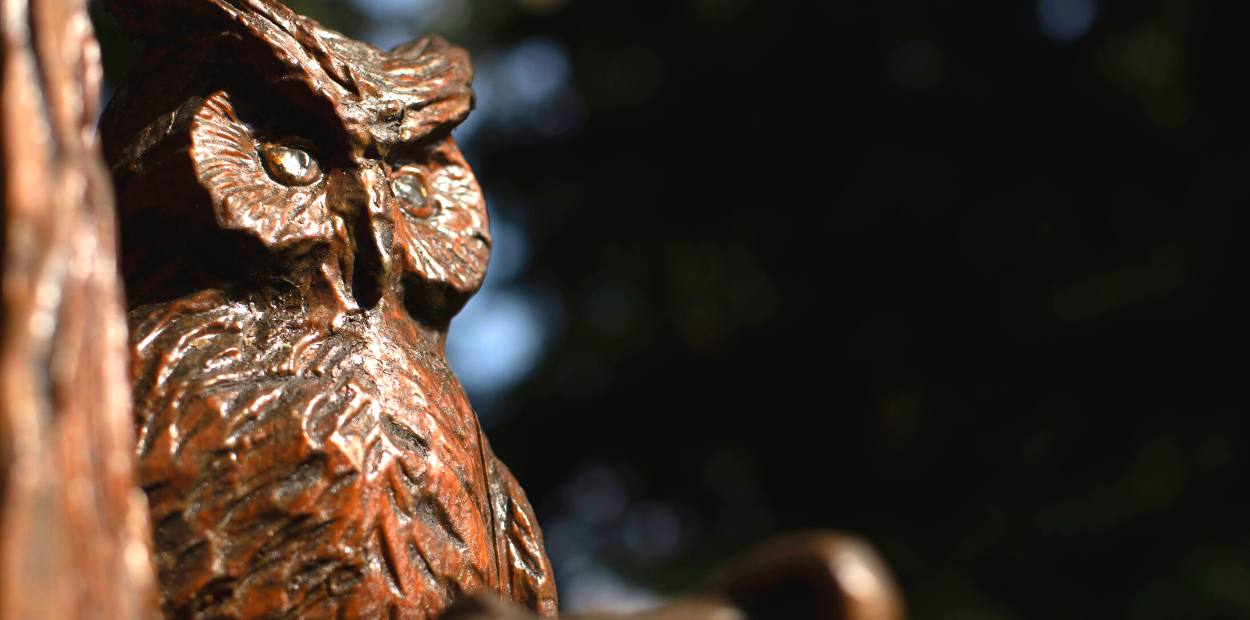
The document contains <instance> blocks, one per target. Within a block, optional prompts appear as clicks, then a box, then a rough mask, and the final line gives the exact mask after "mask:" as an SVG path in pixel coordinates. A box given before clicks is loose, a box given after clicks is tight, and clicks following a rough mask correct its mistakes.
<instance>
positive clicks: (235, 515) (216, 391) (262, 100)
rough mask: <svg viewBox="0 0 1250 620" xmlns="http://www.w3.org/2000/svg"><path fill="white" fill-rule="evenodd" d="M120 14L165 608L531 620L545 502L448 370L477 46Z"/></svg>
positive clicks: (476, 239)
mask: <svg viewBox="0 0 1250 620" xmlns="http://www.w3.org/2000/svg"><path fill="white" fill-rule="evenodd" d="M106 6H108V8H109V9H110V10H112V11H114V12H115V13H116V14H117V15H118V16H119V18H120V20H119V21H120V23H121V24H122V26H123V28H124V29H125V30H126V31H127V32H129V33H130V34H132V35H134V36H138V37H141V38H143V39H145V40H146V41H147V43H148V45H147V48H146V50H145V51H144V53H143V55H142V56H141V57H140V59H139V60H138V62H137V63H136V64H135V67H134V68H133V69H132V70H131V72H130V74H128V76H127V77H126V79H125V80H124V81H123V82H122V84H121V85H120V86H119V88H118V91H117V95H116V96H115V98H114V100H113V101H112V102H111V103H110V105H109V109H108V110H107V111H106V112H105V113H104V116H103V117H102V119H101V131H102V134H103V136H104V140H105V143H106V147H105V152H106V157H107V159H108V162H109V164H110V165H111V166H112V171H113V175H114V178H115V181H116V183H117V187H118V193H119V208H120V214H121V220H122V238H123V248H124V251H123V268H124V272H125V277H126V280H127V288H128V292H129V295H130V304H131V310H130V330H131V331H130V337H131V362H132V366H131V368H132V376H131V378H132V382H133V386H134V392H133V395H134V402H135V413H136V424H137V426H136V428H137V431H138V450H137V454H138V463H139V471H140V478H141V482H142V485H143V488H144V489H145V490H146V491H147V494H148V498H149V501H150V502H151V513H152V521H153V527H154V530H153V540H154V545H155V550H156V556H155V561H156V568H157V573H158V575H159V580H160V585H161V602H162V606H163V609H164V611H165V614H166V616H167V617H170V618H218V617H231V618H270V617H300V618H329V617H351V618H355V617H360V618H409V619H423V618H434V617H438V616H439V615H441V613H442V612H443V610H445V609H446V608H447V607H448V606H449V605H451V603H452V602H453V601H454V600H455V599H457V598H458V597H460V596H462V595H464V594H468V593H475V592H492V593H495V594H497V595H500V596H502V597H503V598H504V599H506V600H508V601H511V602H513V603H516V604H519V605H522V606H524V607H527V608H529V609H530V610H532V611H533V612H536V613H539V614H542V615H554V614H555V612H556V593H555V585H554V582H553V580H552V575H551V567H550V563H549V562H548V560H547V558H546V555H545V552H544V550H543V546H542V534H541V532H540V531H539V529H538V525H537V522H536V520H535V517H534V514H533V511H532V509H531V508H530V505H529V502H528V500H527V499H526V497H525V494H524V493H523V492H522V491H521V488H520V486H519V485H518V484H517V483H516V480H515V479H513V477H512V475H511V474H510V473H509V472H508V470H507V468H506V467H505V466H504V465H503V464H502V463H500V462H499V460H498V459H497V458H495V456H494V454H493V453H492V452H491V450H490V446H489V444H488V443H487V442H486V439H485V436H484V435H483V434H482V431H481V428H480V426H479V424H478V420H477V417H476V415H475V414H474V412H473V409H472V407H471V406H470V405H469V402H468V400H467V398H466V397H465V394H464V390H463V389H462V388H461V386H460V383H459V381H458V380H457V379H456V376H455V374H454V373H453V372H452V370H451V368H450V367H449V366H448V364H447V361H446V358H445V356H444V353H443V343H444V341H445V337H446V332H447V329H448V326H449V322H450V319H451V317H452V316H453V315H454V314H455V313H456V312H457V311H458V310H459V309H460V307H462V306H463V305H464V303H465V302H466V301H467V300H468V298H469V297H470V296H471V295H472V294H473V293H474V292H476V291H477V289H478V287H479V286H480V285H481V281H482V277H483V275H484V273H485V270H486V264H487V260H488V257H489V250H490V234H489V230H488V224H487V215H486V205H485V202H484V200H483V198H482V192H481V189H480V188H479V187H478V185H477V182H476V180H475V179H474V177H473V173H472V172H471V171H470V170H469V167H468V165H467V164H466V163H465V161H464V159H463V157H462V156H461V155H460V152H459V150H458V149H457V147H456V145H455V143H454V142H453V141H452V140H451V138H450V137H449V131H450V129H451V128H452V127H454V126H455V125H456V124H458V123H459V122H461V121H463V120H464V118H465V117H466V116H467V115H468V113H469V110H470V108H471V105H472V91H471V90H470V89H469V82H470V80H471V79H472V70H471V69H470V66H469V63H468V57H467V54H466V53H465V52H464V51H463V50H461V49H459V48H456V47H453V46H451V45H449V44H448V43H447V42H446V41H444V40H442V39H440V38H438V37H427V38H424V39H421V40H418V41H416V42H413V43H411V44H408V45H403V46H400V47H398V48H396V49H394V50H391V51H390V52H384V51H382V50H379V49H377V48H375V47H372V46H369V45H366V44H363V43H359V42H356V41H352V40H350V39H347V38H345V37H343V36H342V35H339V34H338V33H335V32H332V31H329V30H326V29H324V28H322V27H320V26H319V25H318V24H316V23H315V22H312V21H309V20H306V19H304V18H301V17H299V16H297V15H295V14H293V13H291V12H290V11H289V10H288V9H286V7H284V6H282V5H281V4H279V3H277V2H272V1H269V0H246V1H244V0H239V1H227V0H198V1H190V0H186V1H182V2H169V1H162V2H151V1H140V0H135V1H123V0H115V1H112V2H107V3H106Z"/></svg>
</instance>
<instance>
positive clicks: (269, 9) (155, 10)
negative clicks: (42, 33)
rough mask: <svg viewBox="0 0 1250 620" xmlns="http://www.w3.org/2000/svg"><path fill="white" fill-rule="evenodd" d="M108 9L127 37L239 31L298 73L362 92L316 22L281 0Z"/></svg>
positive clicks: (173, 0) (128, 0)
mask: <svg viewBox="0 0 1250 620" xmlns="http://www.w3.org/2000/svg"><path fill="white" fill-rule="evenodd" d="M104 8H105V9H107V10H108V11H109V12H111V13H113V14H114V15H116V16H117V22H118V25H119V26H120V27H121V30H122V35H123V36H124V37H126V38H127V39H132V40H133V39H138V40H142V41H145V42H148V43H157V42H179V41H181V42H193V41H195V40H196V39H199V38H201V37H204V36H212V35H217V34H219V33H221V32H223V31H228V32H234V33H236V34H239V35H242V36H243V37H245V38H248V39H252V40H259V41H260V42H261V43H263V44H265V45H266V46H268V47H269V48H271V49H272V50H273V51H274V53H275V56H277V57H280V58H285V59H287V60H288V61H290V60H294V61H296V62H295V63H294V65H295V66H296V67H297V68H296V71H297V72H301V73H302V74H303V76H302V77H304V78H305V79H306V80H309V81H311V82H316V81H319V80H318V79H317V78H318V76H317V74H324V75H325V76H326V77H328V78H329V79H330V80H331V81H333V82H335V83H337V84H338V86H340V87H342V88H343V89H344V90H346V91H347V92H349V93H351V94H352V95H357V96H358V95H360V91H361V85H360V83H359V81H358V80H357V79H356V77H355V75H353V73H352V72H351V70H350V69H349V68H348V67H347V65H346V64H345V63H344V62H343V61H342V59H340V58H339V57H338V56H337V55H336V54H334V53H333V52H332V51H331V50H330V48H329V47H327V46H326V43H325V41H323V40H321V38H320V37H318V36H317V33H316V32H315V31H314V28H313V26H312V25H310V24H314V22H310V21H308V20H306V19H304V18H303V17H300V16H299V15H296V14H295V13H294V12H293V11H291V9H289V8H287V7H286V6H285V5H283V4H282V3H280V2H277V1H276V0H104ZM301 57H303V58H301ZM299 61H303V62H299ZM309 61H311V62H309ZM284 64H287V65H290V64H291V63H290V62H288V63H284Z"/></svg>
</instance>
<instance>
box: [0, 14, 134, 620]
mask: <svg viewBox="0 0 1250 620" xmlns="http://www.w3.org/2000/svg"><path fill="white" fill-rule="evenodd" d="M85 4H86V3H85V2H83V1H82V0H0V44H2V47H0V200H2V201H3V203H2V206H3V208H2V209H0V232H2V234H0V248H3V256H4V270H3V300H2V303H0V317H2V327H0V618H4V619H10V618H11V619H13V620H17V619H19V618H20V619H22V620H29V619H54V618H55V619H70V618H100V619H108V620H138V619H140V618H152V617H154V612H155V611H156V607H155V605H154V603H155V596H154V588H153V586H154V583H153V579H152V573H151V568H150V564H149V552H148V547H147V532H146V530H147V522H146V518H147V506H146V502H145V501H144V497H143V493H142V492H141V491H139V490H138V488H137V487H136V485H135V477H134V468H133V458H132V454H133V452H132V451H133V446H134V432H133V430H132V424H131V408H130V399H129V396H128V395H129V390H128V388H127V384H128V382H127V380H126V376H125V368H126V362H125V360H126V325H125V322H124V318H123V316H124V315H123V306H122V294H121V284H120V281H119V279H118V277H117V268H116V265H117V264H116V252H115V241H114V237H115V228H114V226H115V225H114V214H113V194H112V189H111V185H110V183H109V179H108V173H107V171H106V169H105V167H104V165H103V163H102V158H101V156H100V151H99V146H98V145H97V144H96V143H95V131H94V119H95V115H96V113H97V111H98V105H99V91H100V76H101V71H100V65H99V47H98V46H97V44H96V42H95V39H94V37H93V33H92V29H91V21H90V20H89V19H88V17H87V13H86V6H85Z"/></svg>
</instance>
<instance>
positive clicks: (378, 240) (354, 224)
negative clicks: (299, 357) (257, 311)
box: [329, 167, 394, 310]
mask: <svg viewBox="0 0 1250 620" xmlns="http://www.w3.org/2000/svg"><path fill="white" fill-rule="evenodd" d="M385 182H386V175H385V174H383V173H382V171H381V170H380V169H378V168H377V167H370V168H362V169H358V170H340V171H336V172H335V174H334V177H332V178H331V185H330V196H329V198H330V208H331V210H332V211H333V212H334V213H335V215H337V216H338V217H340V218H342V220H343V222H344V223H345V224H346V223H350V225H348V226H347V230H348V231H349V234H350V238H351V240H352V243H351V247H352V251H351V252H350V253H349V254H348V255H347V256H345V257H344V258H343V267H344V269H343V273H344V274H351V275H350V278H349V279H348V280H347V281H346V282H344V283H343V286H344V288H345V289H346V290H345V291H344V292H345V293H346V295H345V297H347V298H348V299H351V300H353V301H354V302H355V305H356V306H358V307H359V308H360V309H362V310H370V309H372V308H373V307H374V306H376V305H377V304H378V301H379V300H380V299H381V298H382V294H383V292H384V291H385V287H386V283H387V281H388V276H389V274H390V273H391V265H392V263H393V258H392V257H393V252H392V251H391V244H392V240H393V238H394V230H393V227H392V225H391V223H390V221H389V218H387V217H386V203H385V196H387V195H388V193H387V192H386V191H385V190H386V188H385V187H384V184H385Z"/></svg>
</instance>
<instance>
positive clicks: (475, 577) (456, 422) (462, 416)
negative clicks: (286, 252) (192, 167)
mask: <svg viewBox="0 0 1250 620" xmlns="http://www.w3.org/2000/svg"><path fill="white" fill-rule="evenodd" d="M304 316H306V315H305V314H304V313H301V312H299V311H298V310H297V309H294V308H292V309H285V308H281V307H274V308H269V309H266V310H263V311H257V309H256V308H254V307H249V306H248V305H247V304H244V303H239V302H231V301H229V300H227V299H225V296H224V295H223V294H222V293H220V292H219V291H205V292H202V293H200V294H197V295H193V296H191V297H188V298H185V299H182V300H179V301H175V302H169V303H165V304H158V305H155V306H148V307H143V308H139V309H137V310H135V311H133V312H132V313H131V327H132V341H133V344H134V351H133V353H134V358H133V359H134V360H135V361H134V379H135V401H136V404H137V408H136V415H137V428H138V430H139V448H138V453H139V460H140V470H141V477H142V482H143V485H144V487H145V489H147V491H148V494H149V498H150V501H151V504H152V514H153V520H154V524H155V526H156V538H157V540H156V542H157V545H156V546H157V548H158V558H157V559H158V565H159V568H160V570H161V573H162V580H163V581H164V582H165V583H167V584H170V585H172V586H173V587H169V588H167V592H166V599H167V600H166V601H165V605H166V608H167V610H168V611H176V612H178V613H177V614H176V615H178V616H180V617H182V616H187V617H195V616H197V615H201V614H204V615H211V614H213V613H223V612H229V613H228V614H227V615H234V616H237V617H250V614H249V613H248V611H247V610H248V609H251V608H255V609H260V608H259V607H255V605H256V604H257V601H267V604H268V605H270V607H267V608H266V609H269V610H270V612H272V610H273V609H275V608H276V609H285V610H288V611H289V612H292V613H295V612H298V613H297V614H296V615H298V616H301V617H319V616H321V615H322V612H325V613H326V614H329V613H330V611H332V610H339V611H343V610H354V611H355V612H359V613H364V614H366V615H370V614H369V613H366V612H369V610H367V609H364V608H361V607H360V606H361V605H365V606H368V607H377V606H381V607H378V608H377V609H376V610H374V611H377V612H380V613H389V612H388V611H387V609H388V608H389V607H391V606H393V607H394V608H395V609H396V611H397V612H400V617H412V618H420V617H426V616H427V615H432V614H435V613H436V612H437V611H439V610H441V609H442V608H443V607H445V606H446V604H448V603H449V602H450V600H451V599H452V598H453V597H454V596H455V595H456V594H457V593H458V592H461V591H472V590H477V589H483V588H489V589H498V588H499V587H500V572H501V571H500V566H499V558H498V557H497V549H498V545H497V544H496V526H495V516H494V514H493V513H492V505H491V491H490V488H491V486H492V484H491V480H490V471H489V469H490V468H489V467H488V464H487V456H486V452H485V449H484V446H483V439H482V436H481V434H480V432H479V430H478V427H477V422H476V418H475V416H474V414H473V411H472V409H471V408H470V406H469V404H468V402H467V400H466V398H465V396H464V392H463V390H462V388H461V387H460V385H459V383H458V381H457V380H456V378H455V375H454V374H453V373H452V372H451V370H450V368H449V367H448V366H447V364H446V362H445V361H444V359H443V357H442V355H441V353H440V352H439V351H437V350H436V349H434V348H433V345H434V344H435V343H434V342H432V341H431V340H430V339H429V338H424V339H423V338H422V336H421V334H420V332H419V331H418V330H416V329H414V328H413V327H412V326H411V325H405V324H398V325H397V324H394V323H395V322H394V321H388V320H386V319H387V317H386V313H385V312H383V311H379V312H377V313H366V314H363V315H357V316H355V317H353V318H352V319H350V320H348V321H346V322H345V323H344V324H343V325H342V326H341V327H339V328H338V329H335V330H330V331H327V330H326V329H324V328H322V327H319V326H315V325H311V324H309V323H308V322H307V321H306V320H302V319H301V317H304ZM490 458H491V459H493V456H492V457H490ZM495 486H497V485H495ZM364 594H368V595H367V596H365V595H364ZM301 610H302V611H301ZM210 612H211V613H210Z"/></svg>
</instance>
